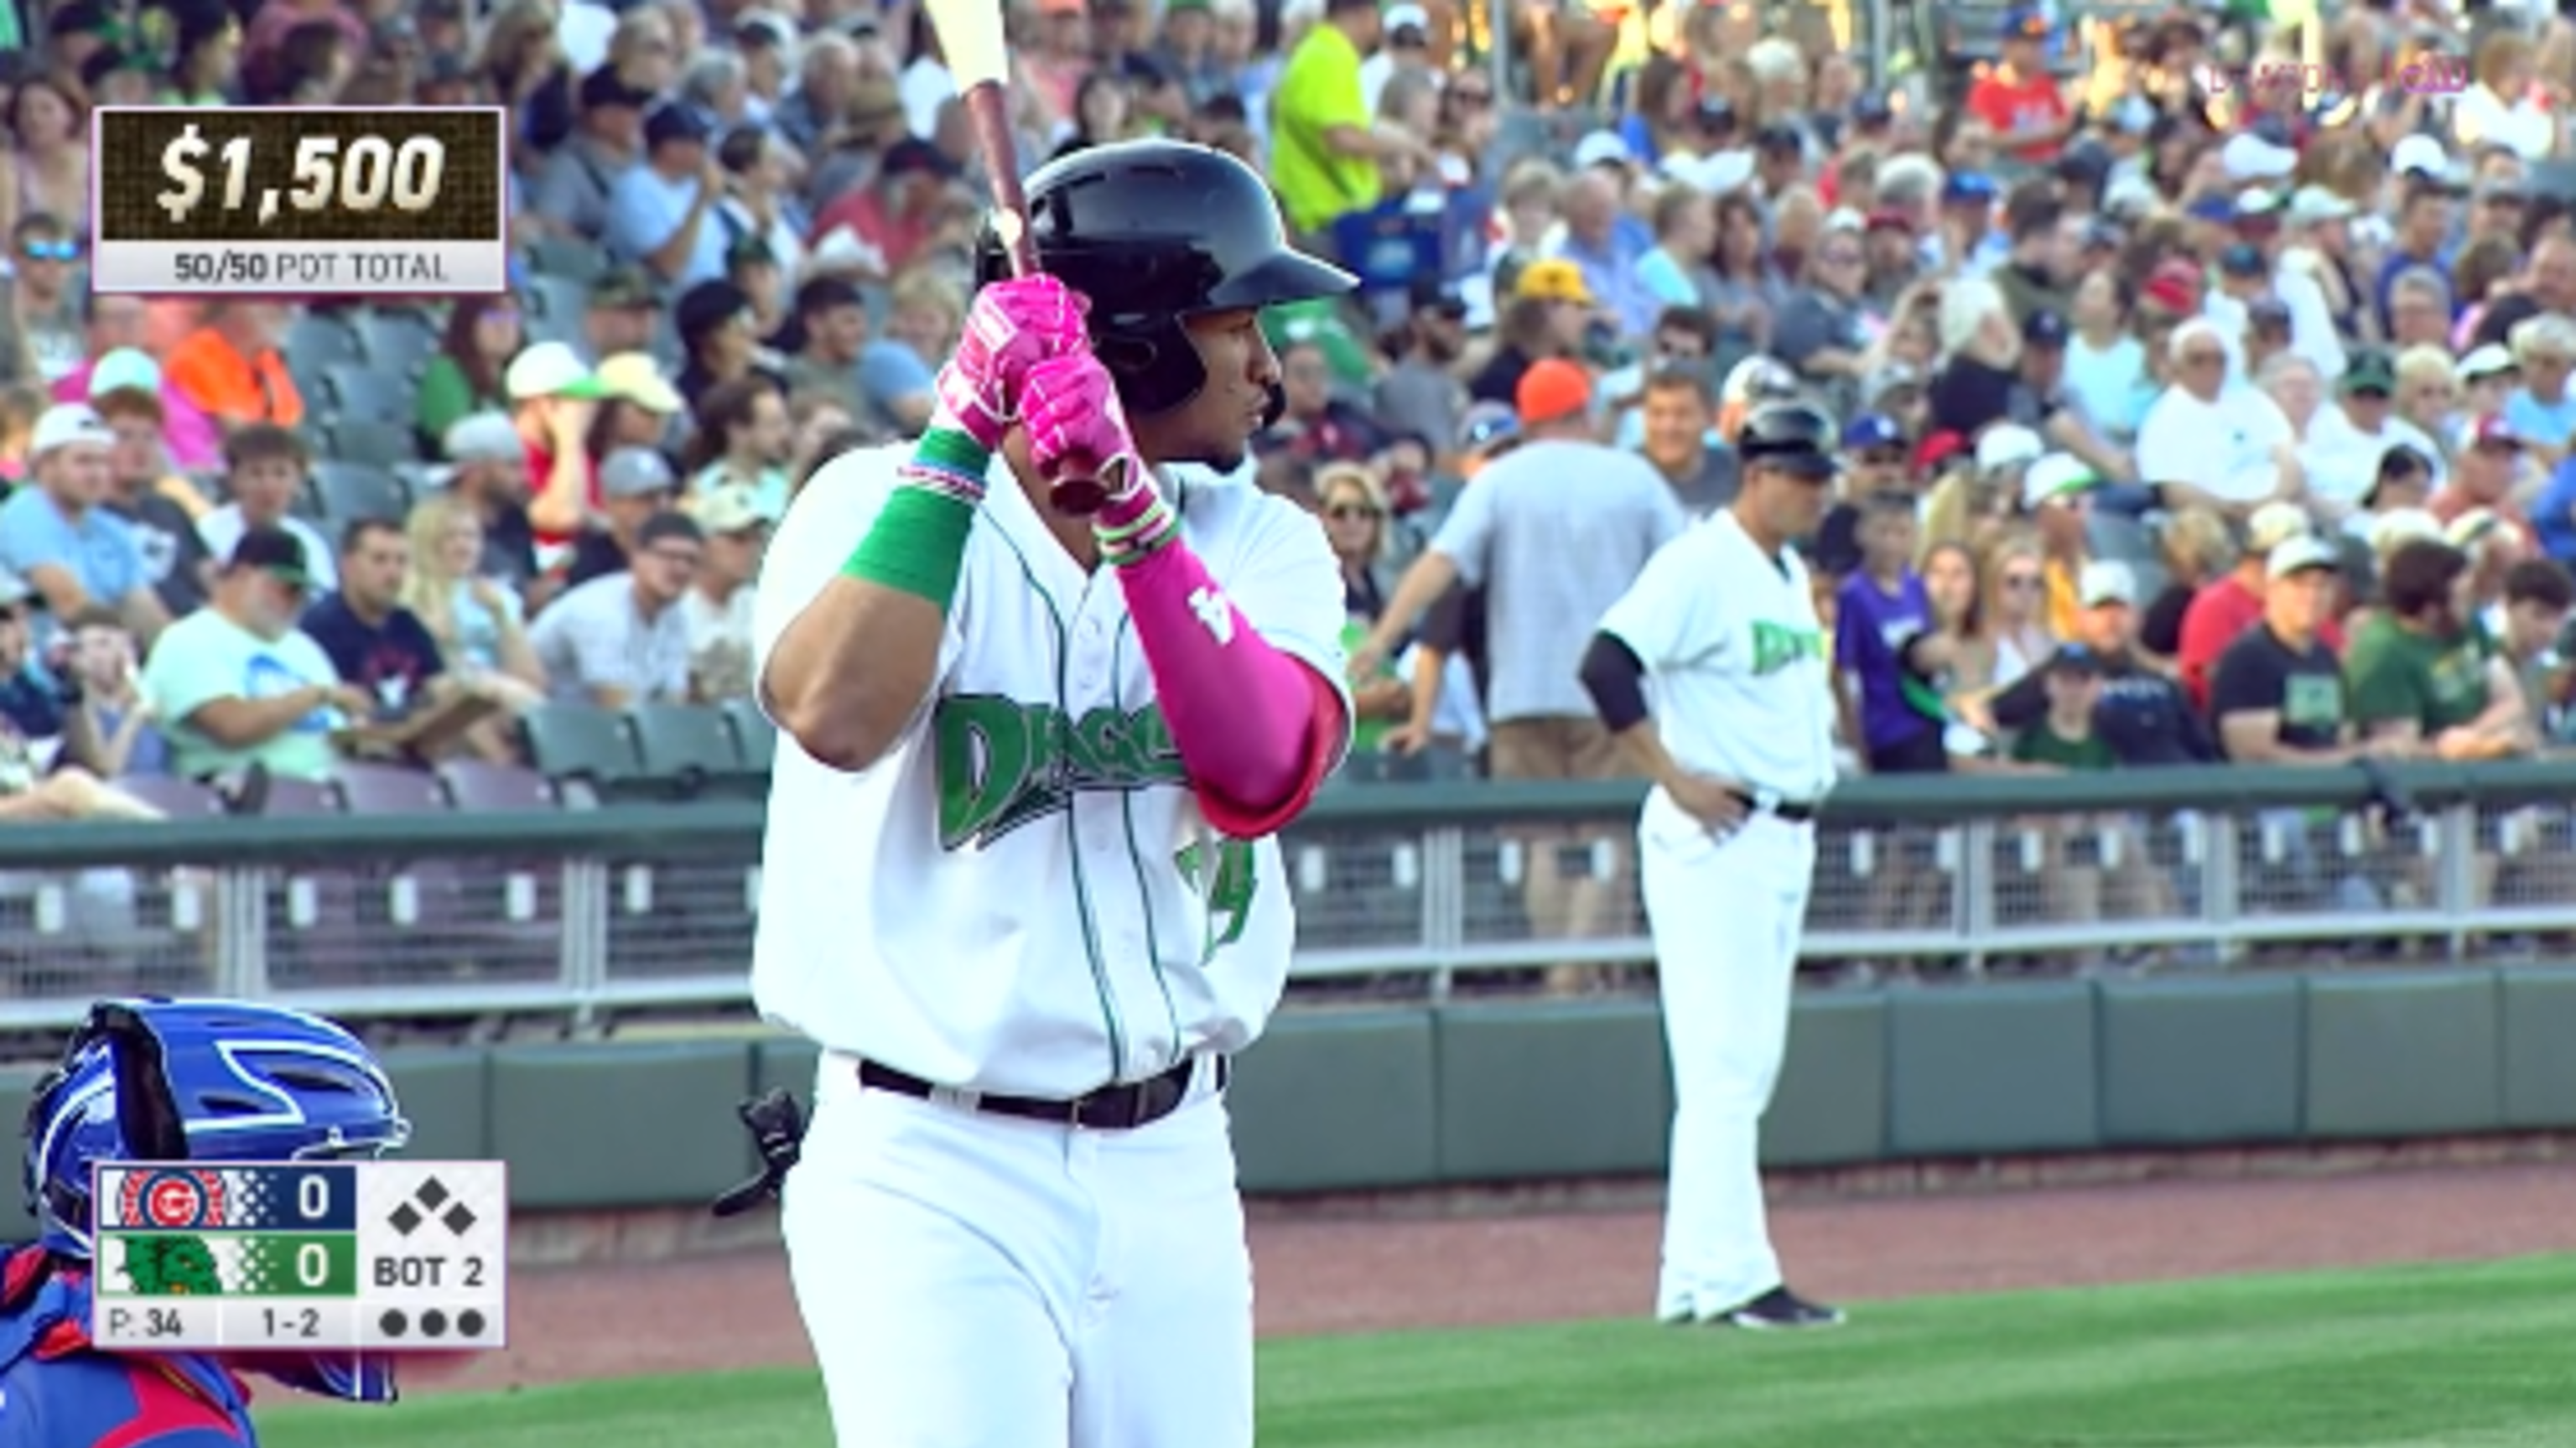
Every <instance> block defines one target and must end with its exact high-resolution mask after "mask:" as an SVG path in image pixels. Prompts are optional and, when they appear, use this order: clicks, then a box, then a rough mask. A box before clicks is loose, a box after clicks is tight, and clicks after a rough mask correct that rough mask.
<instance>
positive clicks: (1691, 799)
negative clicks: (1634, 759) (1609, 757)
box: [1656, 769, 1751, 837]
mask: <svg viewBox="0 0 2576 1448" xmlns="http://www.w3.org/2000/svg"><path fill="white" fill-rule="evenodd" d="M1656 783H1658V784H1661V785H1662V786H1663V787H1664V793H1666V794H1668V795H1671V796H1672V797H1673V803H1675V804H1677V805H1680V806H1681V807H1682V812H1683V813H1685V814H1687V815H1689V816H1690V817H1691V818H1692V819H1695V820H1697V821H1699V822H1700V823H1701V824H1703V825H1706V826H1708V832H1709V833H1710V834H1713V835H1717V836H1720V837H1724V836H1726V835H1731V834H1733V833H1735V831H1736V830H1737V829H1738V828H1739V827H1741V826H1742V825H1743V823H1744V816H1745V815H1746V813H1747V812H1748V808H1747V805H1746V800H1747V798H1748V797H1749V796H1750V794H1751V791H1749V790H1747V789H1745V788H1744V787H1743V786H1741V785H1739V784H1736V783H1735V782H1734V781H1732V780H1725V779H1717V778H1713V777H1711V776H1709V775H1705V774H1693V773H1691V772H1690V771H1689V770H1687V769H1676V770H1674V771H1673V773H1672V777H1671V778H1670V779H1662V780H1657V781H1656Z"/></svg>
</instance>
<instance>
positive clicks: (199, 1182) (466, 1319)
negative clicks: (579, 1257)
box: [91, 1161, 509, 1351]
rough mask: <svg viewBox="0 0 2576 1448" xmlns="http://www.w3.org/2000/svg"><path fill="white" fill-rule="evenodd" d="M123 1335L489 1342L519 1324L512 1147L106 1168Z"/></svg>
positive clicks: (99, 1319)
mask: <svg viewBox="0 0 2576 1448" xmlns="http://www.w3.org/2000/svg"><path fill="white" fill-rule="evenodd" d="M94 1188H95V1195H94V1196H93V1197H92V1200H93V1201H95V1202H96V1203H97V1204H98V1231H97V1254H98V1267H99V1270H98V1278H97V1308H96V1315H95V1318H94V1320H93V1322H92V1324H91V1330H92V1333H93V1335H94V1336H95V1338H96V1339H97V1340H98V1341H99V1342H100V1343H101V1344H102V1345H103V1346H106V1347H109V1348H126V1349H142V1350H150V1349H156V1348H157V1349H164V1350H171V1351H185V1350H206V1349H218V1348H248V1347H258V1348H311V1349H326V1348H327V1349H346V1348H394V1347H400V1348H404V1349H407V1350H413V1351H420V1350H439V1349H448V1350H468V1351H470V1350H476V1349H485V1348H495V1347H500V1346H503V1345H504V1344H505V1342H506V1340H507V1322H508V1309H507V1302H506V1292H507V1278H508V1271H509V1262H508V1244H509V1194H508V1183H507V1177H506V1173H505V1169H504V1168H503V1167H502V1166H501V1164H500V1163H498V1162H410V1161H402V1162H393V1161H364V1162H357V1161H352V1162H278V1163H261V1164H239V1165H233V1164H228V1165H225V1166H222V1167H194V1166H181V1165H165V1164H145V1163H135V1164H111V1165H103V1166H101V1167H100V1168H99V1169H98V1175H97V1179H96V1181H95V1183H94Z"/></svg>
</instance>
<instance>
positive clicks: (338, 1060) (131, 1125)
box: [27, 999, 411, 1259]
mask: <svg viewBox="0 0 2576 1448" xmlns="http://www.w3.org/2000/svg"><path fill="white" fill-rule="evenodd" d="M410 1138H411V1123H409V1122H407V1121H405V1120H403V1117H402V1109H401V1107H400V1105H399V1104H398V1103H397V1102H396V1101H395V1100H394V1088H393V1083H392V1082H391V1081H389V1080H387V1079H386V1077H385V1070H384V1067H383V1066H381V1065H379V1064H378V1063H377V1061H376V1058H375V1056H374V1054H373V1053H371V1052H369V1051H368V1050H367V1048H366V1046H365V1045H363V1044H362V1043H360V1041H359V1040H358V1038H357V1037H355V1036H352V1035H350V1034H349V1033H348V1032H347V1031H345V1030H343V1029H341V1028H340V1027H339V1026H337V1025H334V1024H333V1023H331V1022H330V1021H326V1020H324V1019H322V1018H321V1017H320V1016H315V1015H309V1014H307V1013H305V1012H303V1011H294V1010H287V1009H285V1008H283V1007H280V1006H269V1005H257V1004H254V1003H251V1002H248V1001H229V1000H162V999H137V1000H110V1001H101V1002H99V1003H98V1004H97V1005H95V1006H93V1007H91V1008H90V1014H89V1019H88V1020H87V1021H86V1022H85V1023H84V1024H83V1025H82V1026H81V1028H80V1030H79V1031H78V1032H77V1033H75V1034H74V1035H73V1037H72V1042H71V1046H70V1047H69V1049H67V1050H66V1051H65V1052H64V1053H63V1060H62V1064H61V1065H59V1066H57V1067H55V1068H54V1070H53V1071H52V1072H51V1073H50V1074H48V1075H47V1076H46V1077H45V1078H44V1079H43V1080H42V1081H39V1082H38V1083H36V1090H35V1098H34V1100H33V1101H32V1102H31V1103H30V1104H29V1106H28V1108H27V1193H28V1197H29V1203H28V1205H29V1208H30V1210H32V1211H33V1212H34V1213H35V1216H36V1220H37V1222H38V1223H39V1224H40V1225H41V1226H42V1228H43V1241H44V1244H45V1245H46V1246H47V1247H49V1248H51V1249H52V1250H54V1251H55V1252H58V1253H61V1254H64V1255H66V1256H70V1257H76V1258H82V1259H86V1258H88V1257H89V1256H90V1253H91V1246H90V1168H91V1166H92V1165H94V1164H95V1163H98V1162H112V1161H291V1160H300V1159H312V1158H328V1157H352V1156H380V1155H382V1154H384V1153H386V1152H389V1151H394V1150H397V1149H399V1148H400V1147H401V1146H402V1145H403V1143H404V1142H406V1141H408V1140H410Z"/></svg>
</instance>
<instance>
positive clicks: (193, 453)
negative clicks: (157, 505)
mask: <svg viewBox="0 0 2576 1448" xmlns="http://www.w3.org/2000/svg"><path fill="white" fill-rule="evenodd" d="M97 368H98V362H97V361H96V359H92V360H90V361H87V362H83V363H82V364H81V365H79V366H78V367H75V368H73V369H72V370H71V371H69V372H67V373H64V374H63V376H62V377H61V378H60V379H59V380H57V381H56V382H55V383H54V400H55V401H56V402H87V401H89V392H90V388H89V378H90V373H92V372H93V371H96V370H97ZM156 390H157V391H159V393H160V394H161V444H162V446H163V447H164V448H166V449H167V450H168V451H169V454H170V466H172V467H174V468H176V469H178V470H179V471H180V472H183V473H194V472H204V471H206V470H208V469H211V468H219V467H221V466H223V461H224V440H223V435H222V434H221V433H220V432H218V431H216V429H215V420H214V419H213V418H211V417H208V416H206V414H205V411H204V410H203V409H202V408H200V407H198V406H197V404H195V403H193V402H191V401H189V400H188V396H187V394H186V393H184V392H181V391H180V390H179V389H178V388H176V387H173V386H171V385H170V380H169V379H168V378H166V377H164V378H162V379H161V385H160V387H159V388H158V389H156Z"/></svg>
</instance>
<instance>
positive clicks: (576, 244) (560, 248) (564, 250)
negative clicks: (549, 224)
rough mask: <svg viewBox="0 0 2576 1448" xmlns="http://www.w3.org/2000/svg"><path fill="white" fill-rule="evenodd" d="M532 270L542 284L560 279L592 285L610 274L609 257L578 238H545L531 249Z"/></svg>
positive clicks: (529, 261)
mask: <svg viewBox="0 0 2576 1448" xmlns="http://www.w3.org/2000/svg"><path fill="white" fill-rule="evenodd" d="M528 270H529V272H530V273H531V274H532V275H533V276H534V278H535V279H537V280H539V281H544V280H552V279H560V280H564V281H574V282H582V283H585V284H586V283H589V282H594V281H597V280H599V278H600V276H601V275H602V274H604V273H605V272H606V271H607V270H608V254H607V253H606V252H604V251H602V250H600V247H599V243H597V242H595V241H591V240H588V239H586V238H583V237H577V236H543V237H539V238H537V240H536V242H535V243H534V244H532V245H531V246H529V248H528Z"/></svg>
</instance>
